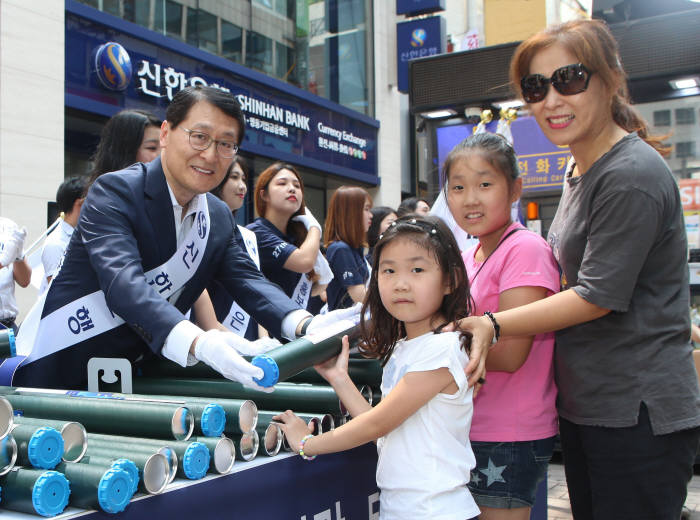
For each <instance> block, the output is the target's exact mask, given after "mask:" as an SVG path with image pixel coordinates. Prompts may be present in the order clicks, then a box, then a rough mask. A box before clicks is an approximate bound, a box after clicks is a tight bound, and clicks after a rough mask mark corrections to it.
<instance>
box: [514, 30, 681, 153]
mask: <svg viewBox="0 0 700 520" xmlns="http://www.w3.org/2000/svg"><path fill="white" fill-rule="evenodd" d="M554 44H560V45H563V46H564V47H565V48H566V49H567V50H568V51H569V52H570V53H571V54H573V55H574V56H576V59H577V60H578V61H579V62H580V63H583V64H584V65H585V66H586V67H587V68H588V69H589V70H590V71H592V73H594V74H596V75H597V76H599V77H600V79H601V80H602V81H603V83H604V85H605V87H606V89H607V92H608V93H609V97H608V99H606V100H604V101H601V102H605V103H608V104H609V106H610V113H611V115H612V118H613V121H615V123H616V124H617V125H618V126H620V127H621V128H623V129H624V130H626V131H627V132H637V134H639V137H641V138H642V139H643V140H644V141H646V142H647V143H648V144H649V145H650V146H652V147H654V149H656V151H658V152H659V153H660V154H661V155H664V156H666V155H668V154H669V152H670V150H671V147H670V146H667V145H664V144H663V140H664V139H665V138H666V137H667V136H654V135H651V134H649V127H648V125H647V123H646V121H644V119H643V118H642V116H641V115H640V114H639V112H637V110H636V109H635V108H633V107H632V105H631V102H630V97H629V92H628V90H627V75H626V74H625V71H624V69H623V68H622V62H621V61H620V52H619V49H618V45H617V42H616V41H615V38H614V37H613V35H612V33H611V32H610V30H609V29H608V28H607V26H606V25H605V24H604V23H603V22H601V21H600V20H574V21H571V22H566V23H563V24H560V25H554V26H552V27H548V28H547V29H545V30H544V31H541V32H539V33H537V34H535V35H533V36H530V37H529V38H528V39H527V40H525V41H524V42H522V43H521V44H520V45H519V46H518V48H517V49H516V50H515V54H513V58H512V60H511V62H510V80H511V83H512V85H513V87H514V88H515V90H516V91H517V92H518V94H520V95H522V92H521V91H520V80H521V79H522V78H523V76H526V75H528V74H529V73H530V63H531V62H532V59H533V58H534V56H535V54H537V53H538V52H539V51H541V50H542V49H545V48H547V47H550V46H551V45H554Z"/></svg>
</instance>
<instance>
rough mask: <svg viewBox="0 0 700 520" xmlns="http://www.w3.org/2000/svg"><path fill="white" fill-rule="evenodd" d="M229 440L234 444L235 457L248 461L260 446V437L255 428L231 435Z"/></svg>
mask: <svg viewBox="0 0 700 520" xmlns="http://www.w3.org/2000/svg"><path fill="white" fill-rule="evenodd" d="M231 440H232V441H233V443H234V444H235V446H236V457H238V458H239V459H241V460H243V461H245V462H249V461H251V460H253V459H254V458H255V456H256V455H257V454H258V447H259V446H260V437H259V435H258V432H256V431H255V430H252V431H249V432H246V433H241V434H240V435H232V436H231Z"/></svg>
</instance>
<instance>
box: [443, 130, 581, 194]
mask: <svg viewBox="0 0 700 520" xmlns="http://www.w3.org/2000/svg"><path fill="white" fill-rule="evenodd" d="M497 124H498V123H497V121H495V120H494V121H492V122H491V123H489V124H488V125H486V129H487V130H488V131H489V132H495V131H496V126H497ZM474 126H475V125H452V126H443V127H440V128H438V129H437V130H436V132H435V133H436V140H437V151H438V158H437V159H438V165H439V168H440V172H441V173H442V165H443V164H444V162H445V158H446V157H447V154H448V153H450V150H452V148H454V147H455V146H456V145H457V144H458V143H459V142H460V141H462V140H463V139H466V138H467V137H469V136H470V135H471V134H472V132H473V131H474ZM510 129H511V132H512V134H513V148H514V149H515V153H516V154H517V156H518V167H519V168H520V176H521V177H522V179H523V191H524V192H526V193H527V192H534V191H551V190H561V188H562V185H563V183H564V175H565V173H566V165H567V163H568V161H569V159H570V158H571V152H570V151H569V148H568V147H565V146H564V147H561V146H556V145H554V144H552V143H551V141H549V139H547V138H546V137H545V135H544V134H543V133H542V130H540V127H539V125H538V124H537V122H536V121H535V118H534V117H532V116H527V117H519V118H518V119H516V120H515V121H513V122H512V123H511V125H510Z"/></svg>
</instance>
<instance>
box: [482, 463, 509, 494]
mask: <svg viewBox="0 0 700 520" xmlns="http://www.w3.org/2000/svg"><path fill="white" fill-rule="evenodd" d="M507 467H508V466H507V465H506V466H496V465H495V464H494V463H493V461H492V460H491V457H489V466H488V468H486V469H483V468H481V469H479V472H480V473H483V474H484V475H486V487H489V486H490V485H491V484H493V483H494V482H505V481H506V480H505V479H504V478H503V470H505V469H506V468H507Z"/></svg>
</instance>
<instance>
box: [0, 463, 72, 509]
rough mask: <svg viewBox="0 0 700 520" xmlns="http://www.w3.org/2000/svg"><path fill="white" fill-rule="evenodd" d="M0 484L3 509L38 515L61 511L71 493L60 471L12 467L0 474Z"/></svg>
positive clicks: (66, 480)
mask: <svg viewBox="0 0 700 520" xmlns="http://www.w3.org/2000/svg"><path fill="white" fill-rule="evenodd" d="M0 486H1V487H2V507H3V509H8V510H10V511H19V512H21V513H28V514H31V515H37V514H38V515H41V516H56V515H58V514H61V513H62V512H63V510H64V509H65V508H66V506H67V505H68V496H69V495H70V493H71V488H70V484H69V482H68V479H66V477H65V476H64V475H63V474H61V473H59V472H58V471H52V470H43V469H30V468H15V469H13V470H12V471H10V472H9V473H8V474H7V475H5V476H3V477H0Z"/></svg>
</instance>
